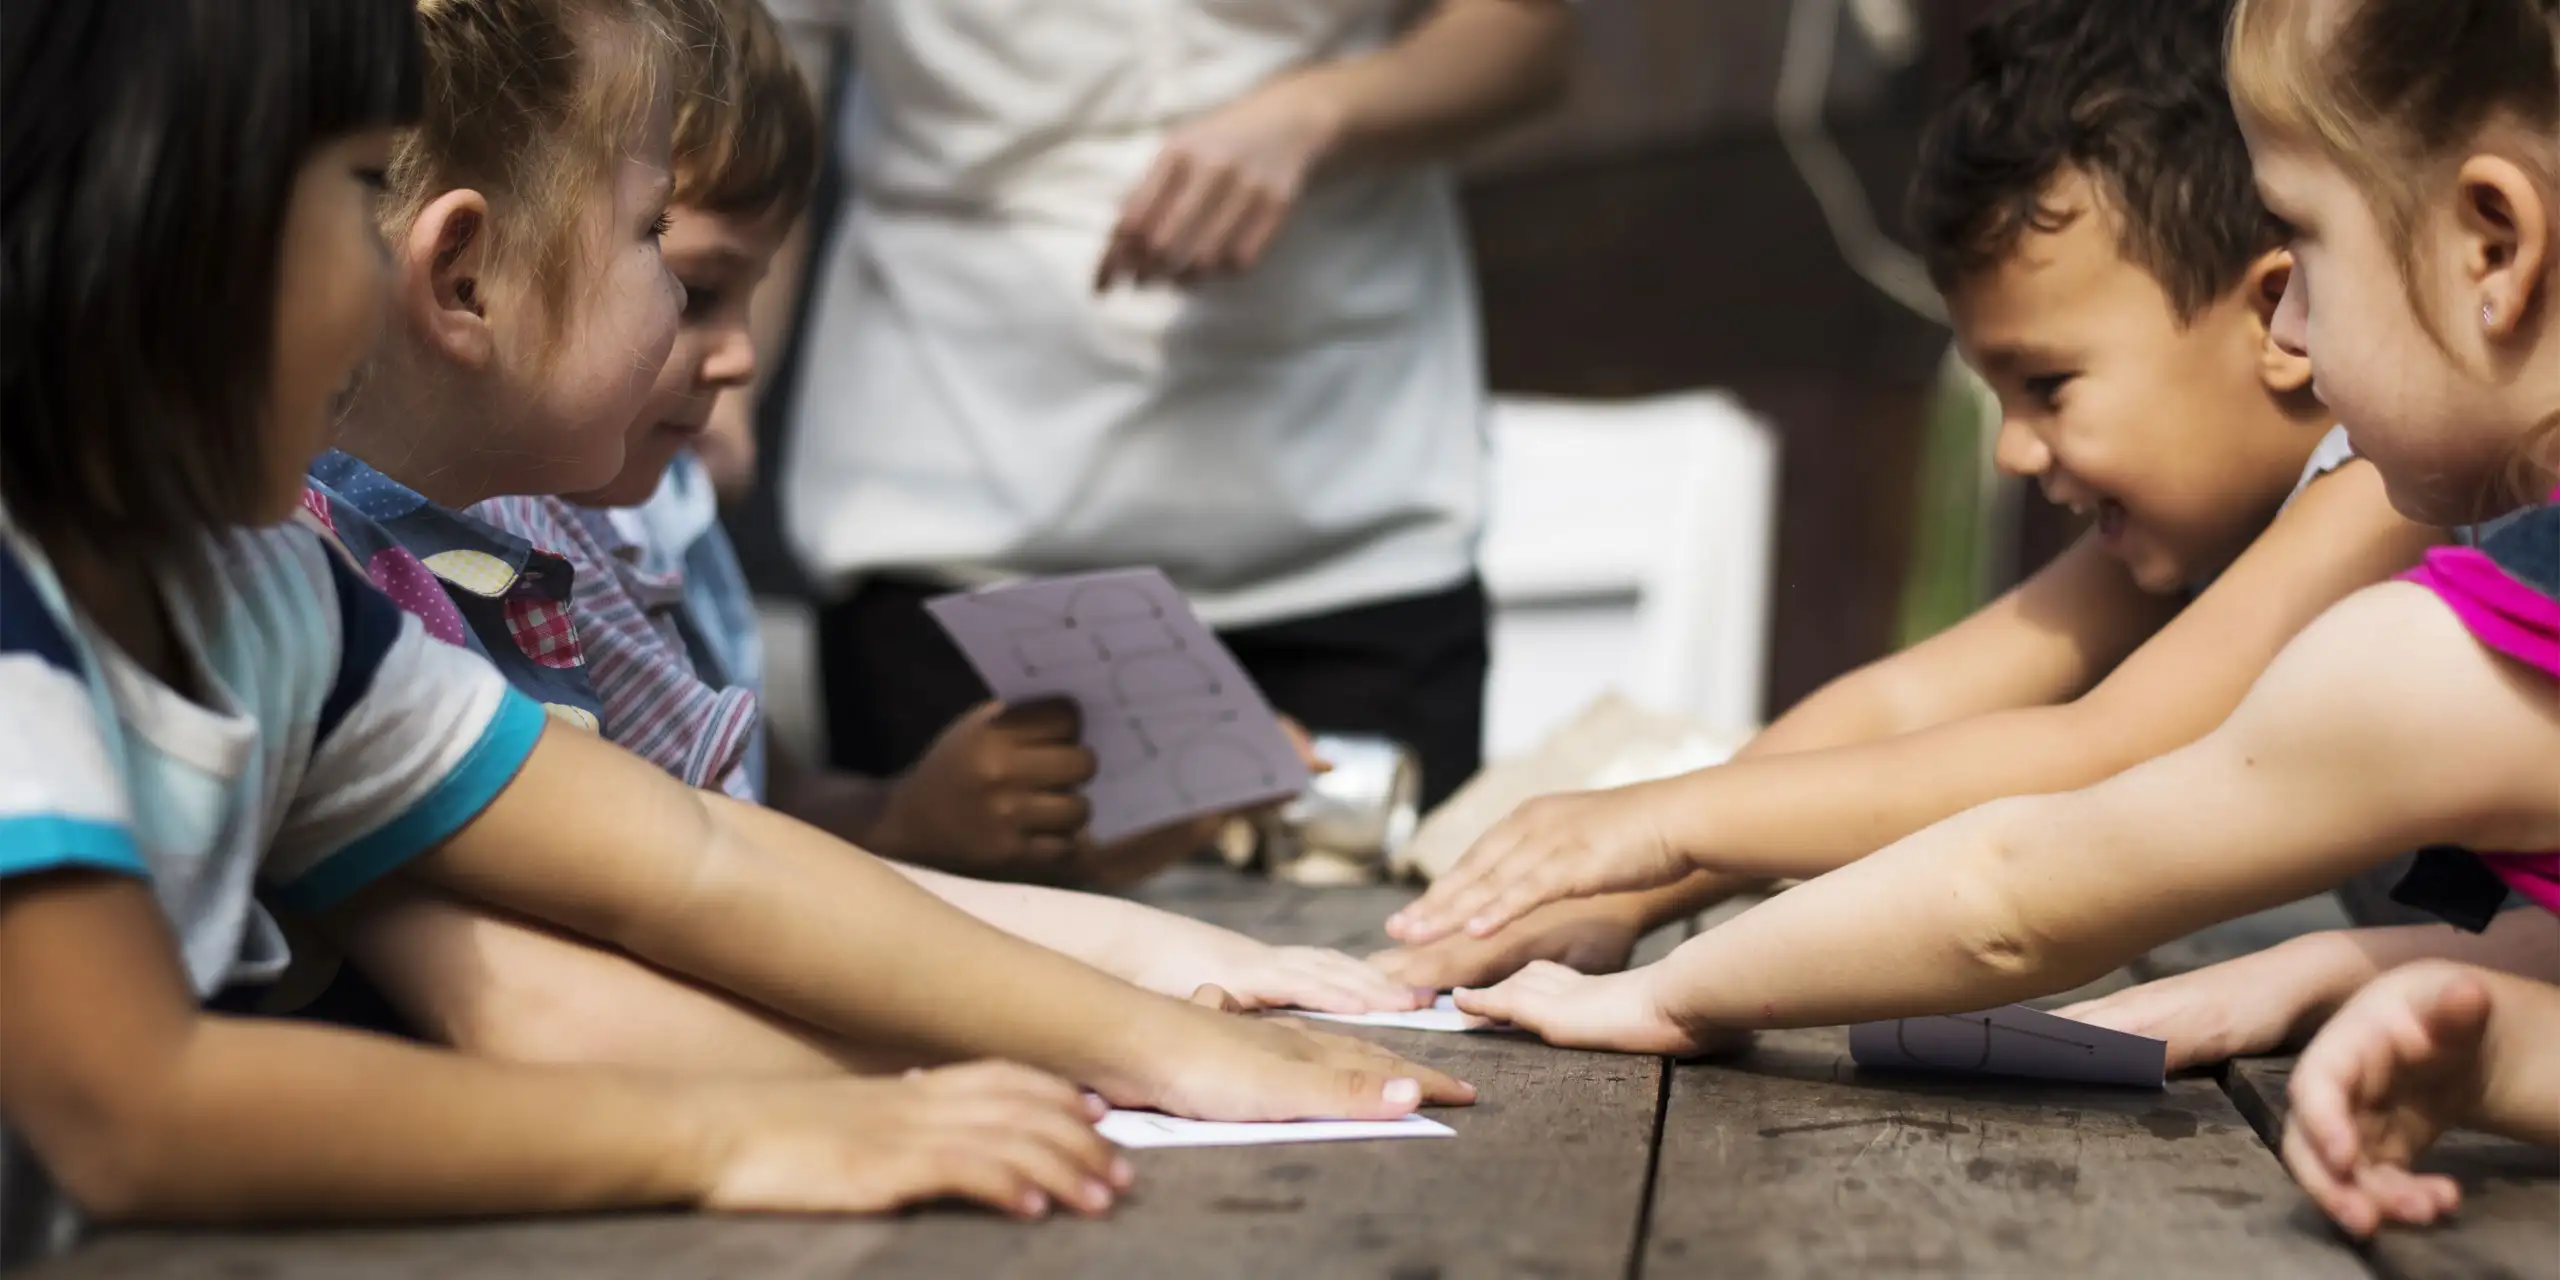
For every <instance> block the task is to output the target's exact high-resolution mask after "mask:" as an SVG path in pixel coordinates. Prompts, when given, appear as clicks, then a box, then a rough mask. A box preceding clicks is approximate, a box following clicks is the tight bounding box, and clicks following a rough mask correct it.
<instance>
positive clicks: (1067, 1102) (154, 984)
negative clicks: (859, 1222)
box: [0, 870, 1127, 1223]
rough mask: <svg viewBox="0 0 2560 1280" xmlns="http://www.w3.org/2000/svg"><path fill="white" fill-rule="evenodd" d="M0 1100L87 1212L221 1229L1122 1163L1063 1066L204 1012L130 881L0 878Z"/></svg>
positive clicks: (720, 1200) (870, 1197) (1030, 1173)
mask: <svg viewBox="0 0 2560 1280" xmlns="http://www.w3.org/2000/svg"><path fill="white" fill-rule="evenodd" d="M0 1114H5V1115H6V1116H7V1118H8V1122H9V1123H10V1124H11V1125H12V1126H14V1127H16V1128H17V1129H18V1130H19V1132H20V1133H21V1134H23V1136H24V1137H25V1138H26V1139H27V1140H28V1142H29V1143H30V1144H31V1145H32V1147H33V1148H34V1150H35V1151H36V1153H37V1155H38V1156H39V1157H40V1158H41V1159H42V1160H43V1161H44V1164H45V1167H46V1168H47V1170H49V1171H50V1172H51V1173H52V1174H53V1176H54V1177H55V1179H56V1180H57V1181H58V1182H60V1184H61V1185H62V1187H63V1188H64V1190H66V1191H67V1192H69V1193H70V1195H71V1196H72V1198H73V1199H75V1200H76V1201H78V1202H79V1204H80V1205H81V1207H82V1208H84V1209H85V1210H87V1211H88V1213H89V1214H90V1216H92V1217H93V1218H98V1219H102V1220H106V1221H157V1222H173V1221H181V1222H209V1223H241V1222H256V1221H274V1220H277V1219H280V1218H294V1219H314V1218H330V1219H347V1218H385V1217H403V1218H419V1217H459V1216H477V1215H487V1214H513V1213H539V1212H546V1211H569V1210H592V1209H608V1208H630V1207H642V1206H650V1205H691V1206H701V1207H713V1208H728V1209H745V1210H767V1211H801V1212H808V1211H832V1212H845V1211H853V1212H863V1211H877V1210H883V1209H889V1208H894V1207H896V1206H898V1205H901V1204H905V1203H909V1202H912V1201H915V1200H919V1199H929V1198H933V1197H935V1196H940V1195H965V1196H968V1197H970V1198H973V1199H978V1200H983V1201H985V1202H987V1203H989V1204H991V1205H994V1206H995V1207H997V1208H1000V1209H1005V1210H1008V1211H1012V1212H1017V1213H1034V1212H1039V1211H1041V1210H1043V1209H1045V1207H1046V1205H1047V1204H1048V1203H1050V1202H1052V1201H1054V1202H1056V1203H1060V1204H1066V1205H1073V1206H1077V1207H1080V1208H1091V1209H1094V1210H1097V1211H1098V1210H1099V1209H1100V1208H1102V1207H1105V1206H1106V1205H1107V1201H1108V1197H1107V1196H1106V1197H1104V1199H1103V1202H1102V1203H1095V1202H1093V1201H1092V1200H1090V1199H1089V1198H1088V1189H1089V1187H1090V1186H1092V1185H1098V1184H1099V1182H1100V1180H1104V1179H1108V1180H1110V1181H1111V1182H1113V1183H1116V1184H1117V1185H1120V1186H1125V1185H1127V1178H1126V1172H1127V1170H1126V1168H1125V1166H1123V1165H1118V1164H1116V1163H1115V1162H1114V1160H1113V1157H1112V1156H1111V1153H1110V1149H1109V1147H1108V1145H1107V1144H1105V1143H1103V1142H1102V1141H1101V1139H1100V1138H1099V1137H1098V1136H1097V1135H1095V1134H1094V1132H1093V1130H1092V1129H1091V1127H1090V1118H1091V1117H1090V1114H1089V1113H1088V1112H1086V1111H1085V1110H1084V1109H1083V1107H1082V1105H1081V1103H1080V1099H1079V1098H1078V1096H1077V1094H1076V1093H1075V1092H1074V1090H1073V1089H1071V1088H1070V1087H1069V1086H1067V1085H1066V1084H1064V1083H1063V1082H1060V1081H1056V1080H1050V1079H1047V1078H1045V1077H1040V1076H1037V1075H1035V1074H1034V1073H1031V1072H1028V1071H1023V1070H1021V1069H1019V1068H1010V1067H1007V1068H974V1069H971V1070H970V1071H968V1072H954V1073H945V1074H944V1076H943V1078H942V1079H941V1080H938V1081H932V1082H924V1081H896V1082H882V1081H864V1080H853V1079H846V1078H837V1079H834V1080H811V1081H758V1082H737V1083H725V1082H708V1081H700V1082H685V1081H679V1080H675V1079H673V1078H670V1077H667V1076H664V1075H636V1074H622V1073H615V1072H607V1071H594V1070H578V1071H573V1070H564V1069H557V1068H538V1067H522V1066H509V1065H504V1064H499V1063H492V1062H485V1061H478V1060H474V1059H471V1058H466V1057H462V1056H460V1055H457V1054H451V1053H445V1052H441V1051H435V1050H427V1049H420V1048H417V1047H414V1046H411V1045H407V1044H404V1043H400V1042H397V1041H392V1040H386V1039H383V1038H380V1037H376V1036H369V1035H364V1034H361V1033H356V1032H349V1031H342V1030H338V1029H334V1028H328V1027H322V1026H317V1025H312V1024H303V1023H285V1022H276V1021H270V1020H265V1019H255V1018H224V1017H211V1016H205V1015H202V1014H200V1013H199V1012H198V1011H197V1009H196V1006H195V1001H194V999H193V997H192V995H191V993H190V992H189V991H188V989H187V986H186V980H185V977H184V975H183V974H182V973H181V972H180V970H179V966H178V956H177V948H176V945H175V943H174V941H173V940H172V939H171V938H170V937H169V935H168V931H167V929H166V928H165V926H164V925H163V924H162V922H161V917H160V913H159V908H158V906H157V904H155V903H154V901H153V900H152V895H151V891H150V889H149V887H148V886H147V885H145V884H144V883H143V882H141V881H140V880H137V879H133V878H130V877H127V876H122V875H111V874H104V873H99V872H92V871H86V870H80V871H63V872H48V873H39V874H34V875H28V876H23V877H16V878H12V879H9V880H6V881H0Z"/></svg>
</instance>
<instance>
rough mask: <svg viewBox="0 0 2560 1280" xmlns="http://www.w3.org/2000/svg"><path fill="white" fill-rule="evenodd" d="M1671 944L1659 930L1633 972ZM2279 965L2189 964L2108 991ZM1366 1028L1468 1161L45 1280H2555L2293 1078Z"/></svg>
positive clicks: (1278, 937) (264, 1244) (1792, 1040)
mask: <svg viewBox="0 0 2560 1280" xmlns="http://www.w3.org/2000/svg"><path fill="white" fill-rule="evenodd" d="M1145 896H1146V897H1147V898H1148V899H1149V900H1151V901H1154V902H1156V903H1158V904H1159V905H1163V906H1167V907H1170V908H1173V909H1176V910H1181V911H1184V912H1186V913H1188V914H1192V915H1196V916H1200V917H1202V918H1205V919H1210V920H1214V921H1217V922H1219V923H1221V924H1226V925H1229V926H1231V927H1234V928H1237V929H1241V930H1243V931H1245V932H1247V933H1251V934H1253V935H1255V936H1257V937H1261V938H1265V939H1268V940H1271V941H1274V942H1283V943H1306V944H1318V945H1327V946H1340V947H1344V948H1347V949H1351V950H1354V951H1358V950H1361V949H1365V948H1367V947H1370V946H1373V945H1376V944H1377V943H1378V941H1379V940H1380V937H1381V935H1380V934H1379V933H1378V929H1377V926H1378V923H1379V922H1380V921H1381V920H1383V919H1384V918H1385V917H1386V915H1387V913H1388V911H1389V910H1391V909H1392V907H1393V906H1394V905H1395V904H1396V903H1397V902H1399V901H1401V900H1402V898H1403V897H1404V896H1406V895H1405V891H1402V890H1396V889H1385V888H1377V889H1349V890H1343V889H1331V890H1318V889H1303V888H1295V887H1287V886H1277V885H1271V884H1267V883H1262V882H1260V881H1255V880H1249V879H1246V878H1243V877H1239V876H1234V875H1231V874H1229V873H1227V872H1225V871H1223V870H1211V869H1205V868H1184V869H1181V870H1179V871H1177V872H1176V873H1175V874H1173V875H1171V876H1168V877H1166V878H1165V879H1163V880H1162V881H1160V882H1159V883H1158V884H1157V885H1155V886H1153V887H1151V888H1150V890H1149V891H1148V892H1147V893H1146V895H1145ZM2253 927H2255V928H2257V929H2258V930H2259V931H2260V933H2263V932H2264V931H2265V930H2266V928H2267V927H2268V926H2267V925H2266V924H2265V923H2264V922H2259V923H2257V924H2256V925H2255V926H2253ZM2276 927H2279V928H2281V927H2282V926H2281V925H2279V926H2276ZM1677 940H1678V936H1677V933H1676V932H1674V931H1666V932H1665V934H1663V935H1658V936H1657V937H1656V938H1654V939H1650V940H1648V950H1649V952H1650V953H1652V954H1659V953H1660V952H1661V951H1662V950H1665V949H1667V948H1668V946H1670V945H1672V944H1673V943H1676V941H1677ZM2265 940H2266V939H2265V938H2264V937H2262V936H2247V937H2243V938H2241V939H2240V940H2239V941H2236V942H2234V941H2230V940H2225V941H2223V942H2220V943H2217V942H2216V941H2215V940H2214V939H2199V940H2190V941H2189V943H2186V944H2181V946H2180V947H2179V948H2173V949H2164V950H2163V952H2161V953H2155V957H2154V960H2155V961H2157V962H2158V963H2157V964H2155V965H2152V966H2137V968H2138V969H2141V970H2143V972H2141V973H2139V974H2128V975H2122V976H2120V977H2119V978H2117V979H2116V981H2117V982H2119V983H2121V982H2124V981H2130V980H2132V979H2133V977H2135V976H2151V973H2152V972H2154V971H2156V969H2157V968H2159V967H2165V966H2170V965H2175V966H2183V965H2186V964H2191V963H2201V962H2204V961H2207V960H2210V959H2214V958H2218V957H2219V955H2220V954H2223V953H2227V952H2228V951H2229V950H2230V949H2231V948H2232V947H2233V946H2246V945H2257V944H2262V943H2263V942H2264V941H2265ZM1360 1033H1361V1034H1366V1035H1372V1036H1375V1037H1376V1038H1377V1039H1378V1040H1380V1041H1381V1042H1383V1043H1386V1044H1388V1045H1390V1046H1392V1047H1394V1048H1395V1049H1397V1050H1398V1051H1399V1052H1403V1053H1405V1054H1407V1055H1409V1056H1411V1057H1413V1058H1415V1059H1417V1060H1419V1061H1423V1062H1428V1063H1432V1064H1434V1065H1437V1066H1441V1067H1443V1068H1446V1069H1448V1070H1451V1071H1454V1072H1456V1073H1457V1074H1459V1075H1460V1076H1462V1077H1464V1078H1465V1079H1468V1080H1471V1081H1474V1082H1475V1083H1476V1084H1477V1085H1478V1086H1479V1087H1480V1088H1481V1090H1482V1101H1481V1102H1480V1103H1479V1104H1478V1105H1476V1106H1474V1107H1472V1108H1461V1109H1452V1110H1448V1111H1443V1112H1436V1113H1435V1115H1436V1116H1437V1117H1438V1118H1439V1119H1442V1120H1444V1121H1446V1122H1447V1123H1448V1124H1449V1125H1450V1126H1452V1127H1453V1128H1455V1129H1456V1130H1457V1131H1458V1132H1457V1136H1456V1137H1455V1138H1452V1139H1445V1140H1432V1141H1409V1142H1379V1143H1320V1144H1309V1145H1303V1146H1284V1147H1247V1148H1233V1149H1225V1150H1194V1151H1147V1152H1139V1153H1136V1154H1135V1155H1134V1157H1133V1158H1134V1159H1135V1160H1136V1162H1137V1165H1138V1177H1139V1182H1138V1189H1137V1190H1136V1192H1135V1193H1133V1194H1132V1195H1131V1196H1130V1197H1129V1198H1128V1199H1127V1200H1125V1201H1124V1202H1123V1204H1122V1206H1121V1207H1120V1209H1119V1211H1118V1212H1117V1213H1116V1214H1114V1215H1113V1217H1112V1218H1111V1219H1109V1220H1108V1221H1105V1222H1074V1221H1054V1222H1049V1223H1044V1224H1032V1225H1024V1224H1016V1223H1010V1222H1005V1221H1002V1220H999V1219H997V1218H994V1217H991V1216H987V1215H983V1214H976V1213H970V1212H965V1211H958V1210H953V1211H933V1212H925V1213H919V1214H915V1215H912V1216H908V1217H905V1218H901V1219H894V1220H888V1221H867V1222H866V1221H824V1220H799V1219H795V1220H758V1219H741V1218H705V1217H690V1216H683V1215H674V1214H651V1215H633V1216H625V1217H606V1218H588V1219H579V1220H572V1221H551V1222H521V1223H504V1224H489V1225H463V1226H440V1227H418V1228H400V1229H391V1230H381V1229H361V1230H328V1231H291V1232H273V1233H255V1234H204V1233H160V1232H135V1233H127V1234H121V1235H115V1236H110V1237H107V1238H105V1239H102V1240H99V1241H96V1242H94V1243H92V1244H91V1245H90V1246H88V1247H87V1248H86V1249H84V1250H83V1251H81V1252H80V1253H77V1254H74V1255H73V1256H71V1257H70V1258H67V1259H63V1260H61V1261H59V1262H56V1263H54V1264H52V1265H50V1266H48V1267H44V1268H40V1269H38V1270H37V1271H36V1272H34V1273H33V1274H35V1275H38V1276H42V1277H47V1278H48V1280H57V1278H59V1280H68V1278H71V1277H114V1278H117V1280H125V1278H132V1280H141V1278H143V1277H152V1278H159V1277H169V1278H172V1280H174V1278H176V1277H187V1278H189V1280H193V1278H195V1277H210V1276H221V1277H251V1276H254V1277H260V1278H261V1280H266V1278H274V1280H298V1278H301V1277H314V1278H317V1277H331V1278H333V1280H334V1278H338V1277H346V1278H349V1280H412V1278H414V1280H447V1278H449V1277H460V1276H475V1277H476V1276H528V1277H531V1276H540V1277H563V1278H569V1280H577V1278H584V1277H596V1278H598V1280H601V1278H604V1277H612V1278H613V1280H679V1278H681V1280H819V1278H821V1277H825V1278H829V1280H833V1278H837V1277H856V1276H858V1277H862V1278H863V1280H874V1278H898V1280H904V1278H906V1277H955V1276H956V1277H995V1276H1008V1277H1010V1276H1021V1277H1070V1276H1181V1277H1192V1276H1202V1277H1210V1276H1238V1277H1266V1276H1337V1275H1339V1276H1375V1277H1381V1278H1386V1280H1425V1278H1429V1277H1462V1276H1520V1277H1582V1276H1592V1277H1621V1276H1635V1275H1653V1276H1686V1275H1715V1276H1754V1277H1764V1276H1765V1277H1782V1276H1826V1277H1827V1276H1847V1275H1854V1274H1857V1273H1859V1272H1870V1273H1877V1274H1914V1273H1926V1274H1942V1275H1963V1276H1991V1275H2018V1276H2026V1275H2037V1276H2043V1275H2054V1276H2073V1277H2080V1276H2115V1275H2124V1276H2146V1277H2148V1276H2231V1277H2245V1278H2246V1280H2273V1278H2274V1277H2291V1276H2305V1277H2329V1276H2335V1277H2359V1276H2364V1275H2367V1274H2372V1275H2379V1276H2387V1277H2409V1278H2411V1280H2416V1278H2419V1277H2439V1276H2441V1277H2453V1276H2463V1277H2490V1276H2544V1277H2560V1160H2555V1158H2554V1157H2553V1155H2552V1153H2549V1152H2543V1151H2538V1150H2535V1149H2532V1148H2527V1147H2522V1146H2519V1145H2517V1144H2514V1143H2508V1142H2504V1141H2500V1140H2496V1139H2489V1138H2483V1137H2475V1136H2471V1135H2460V1136H2457V1137H2455V1138H2453V1139H2450V1140H2448V1141H2447V1142H2446V1143H2445V1144H2444V1146H2443V1148H2442V1149H2441V1150H2440V1151H2439V1153H2438V1160H2439V1162H2440V1164H2441V1166H2442V1167H2444V1168H2447V1169H2449V1170H2452V1171H2454V1172H2457V1173H2458V1174H2460V1175H2461V1176H2463V1178H2464V1182H2465V1185H2466V1188H2467V1190H2468V1193H2469V1201H2468V1208H2467V1210H2466V1212H2465V1214H2464V1215H2463V1217H2462V1219H2461V1220H2460V1221H2459V1222H2458V1223H2456V1224H2455V1225H2453V1226H2451V1227H2449V1228H2441V1229H2438V1230H2434V1231H2428V1232H2400V1233H2392V1234H2387V1235H2386V1236H2384V1237H2383V1239H2382V1240H2381V1241H2380V1242H2379V1243H2378V1244H2376V1245H2375V1246H2373V1247H2372V1248H2369V1249H2363V1250H2359V1249H2356V1248H2352V1247H2350V1246H2349V1245H2348V1244H2347V1243H2346V1242H2345V1241H2344V1240H2342V1239H2341V1238H2340V1237H2338V1236H2337V1235H2336V1234H2334V1233H2333V1232H2331V1231H2330V1230H2329V1229H2328V1227H2327V1225H2326V1223H2325V1221H2324V1220H2323V1219H2322V1218H2321V1217H2320V1216H2319V1214H2318V1213H2317V1212H2316V1211H2315V1210H2314V1209H2313V1208H2312V1206H2311V1205H2310V1203H2309V1202H2308V1201H2307V1200H2305V1199H2304V1198H2303V1196H2302V1195H2301V1193H2300V1192H2299V1191H2298V1190H2296V1188H2295V1187H2294V1185H2293V1183H2292V1181H2291V1179H2289V1178H2288V1177H2287V1176H2286V1175H2285V1172H2284V1170H2283V1168H2282V1166H2280V1165H2279V1164H2278V1163H2277V1161H2276V1159H2275V1157H2274V1156H2273V1155H2272V1154H2270V1152H2269V1149H2268V1146H2267V1143H2266V1136H2267V1135H2268V1134H2270V1133H2272V1132H2274V1131H2275V1130H2276V1129H2277V1128H2278V1127H2280V1126H2281V1124H2282V1115H2281V1107H2282V1103H2283V1097H2284V1092H2283V1087H2282V1080H2283V1075H2284V1072H2285V1071H2286V1069H2287V1068H2288V1066H2289V1064H2288V1063H2286V1062H2284V1061H2282V1060H2275V1059H2268V1060H2258V1061H2251V1062H2244V1063H2240V1064H2235V1065H2234V1066H2232V1067H2230V1068H2227V1069H2226V1070H2224V1071H2222V1072H2220V1073H2218V1074H2213V1075H2202V1074H2199V1075H2191V1076H2182V1077H2180V1078H2178V1079H2175V1080H2172V1081H2171V1082H2170V1084H2169V1086H2168V1088H2167V1089H2165V1090H2162V1091H2159V1092H2153V1091H2149V1090H2126V1089H2104V1088H2085V1087H2075V1086H2068V1085H2040V1084H2022V1083H2018V1082H1997V1081H1979V1080H1954V1079H1946V1078H1929V1077H1919V1076H1905V1075H1885V1074H1880V1073H1875V1072H1860V1071H1859V1070H1858V1069H1857V1068H1856V1067H1854V1066H1853V1065H1852V1064H1851V1063H1850V1062H1849V1059H1848V1053H1847V1043H1846V1036H1845V1034H1844V1033H1843V1032H1842V1031H1840V1030H1839V1029H1836V1028H1834V1029H1827V1030H1819V1031H1799V1032H1784V1033H1777V1034H1771V1035H1766V1036H1763V1037H1761V1039H1760V1041H1759V1043H1758V1045H1757V1046H1756V1047H1755V1048H1754V1049H1753V1050H1752V1051H1750V1052H1749V1053H1747V1054H1745V1055H1742V1056H1740V1057H1737V1058H1732V1059H1726V1060H1719V1061H1715V1062H1703V1063H1681V1064H1677V1065H1674V1064H1670V1063H1667V1062H1665V1061H1663V1060H1660V1059H1654V1058H1635V1057H1621V1056H1613V1055H1606V1054H1593V1053H1578V1052H1570V1051H1565V1050H1559V1049H1552V1048H1548V1047H1546V1046H1544V1045H1540V1044H1537V1043H1535V1042H1533V1041H1529V1040H1526V1039H1520V1038H1513V1037H1505V1036H1453V1035H1441V1034H1432V1033H1428V1032H1400V1031H1390V1030H1370V1029H1363V1030H1362V1031H1361V1032H1360Z"/></svg>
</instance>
